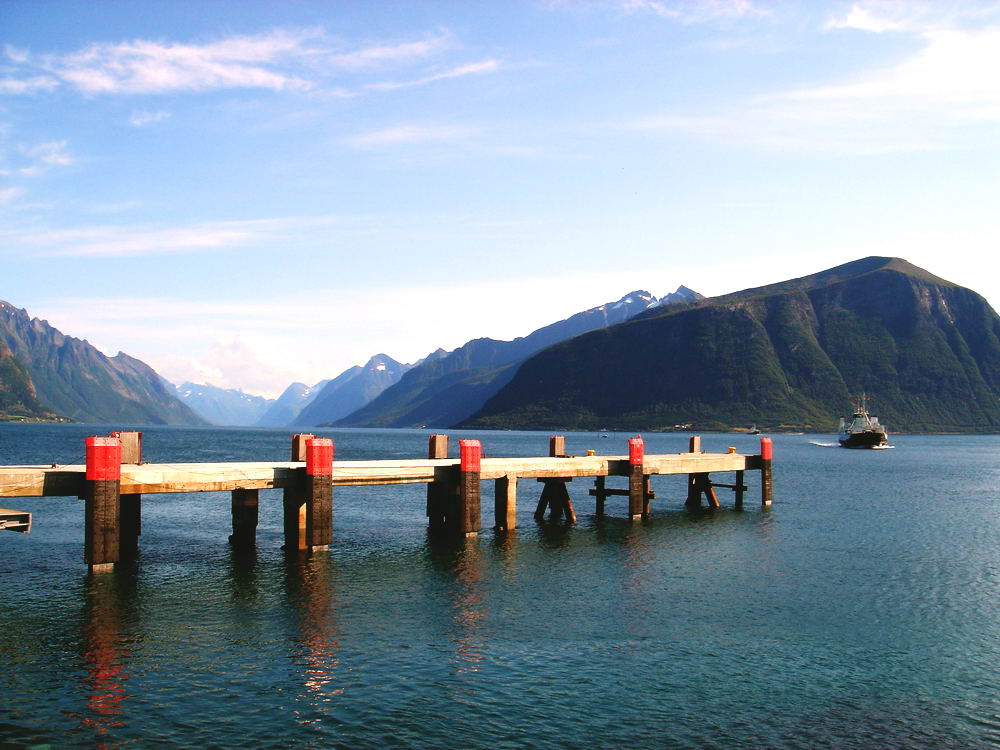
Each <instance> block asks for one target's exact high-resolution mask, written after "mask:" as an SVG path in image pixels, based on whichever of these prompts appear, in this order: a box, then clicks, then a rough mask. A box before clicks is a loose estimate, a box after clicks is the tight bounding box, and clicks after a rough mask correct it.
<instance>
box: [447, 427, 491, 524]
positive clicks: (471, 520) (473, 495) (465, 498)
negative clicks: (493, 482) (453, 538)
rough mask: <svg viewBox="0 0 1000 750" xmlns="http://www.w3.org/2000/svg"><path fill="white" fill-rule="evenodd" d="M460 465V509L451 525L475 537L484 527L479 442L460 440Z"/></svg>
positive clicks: (450, 520)
mask: <svg viewBox="0 0 1000 750" xmlns="http://www.w3.org/2000/svg"><path fill="white" fill-rule="evenodd" d="M458 447H459V465H458V498H457V500H458V502H457V505H458V507H457V508H456V513H455V518H454V523H453V521H452V519H451V518H449V519H448V522H449V525H452V526H453V528H454V529H455V530H456V531H458V532H459V533H461V534H464V535H465V536H475V535H476V534H478V533H479V529H480V528H481V526H482V522H481V520H480V505H479V493H480V486H479V475H480V471H481V460H482V451H483V448H482V445H481V444H480V443H479V441H478V440H459V441H458Z"/></svg>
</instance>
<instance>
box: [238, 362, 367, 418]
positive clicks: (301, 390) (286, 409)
mask: <svg viewBox="0 0 1000 750" xmlns="http://www.w3.org/2000/svg"><path fill="white" fill-rule="evenodd" d="M355 369H359V368H351V370H347V371H345V372H343V373H341V374H340V375H339V376H338V377H337V378H336V379H337V380H339V379H340V378H343V377H345V376H347V374H348V372H351V371H352V370H355ZM329 382H331V381H329V380H321V381H319V382H318V383H316V385H313V386H308V385H306V384H305V383H292V384H291V385H290V386H288V387H287V388H286V389H285V390H284V391H282V393H281V395H280V396H278V398H277V400H275V401H274V402H272V403H271V405H270V406H269V407H268V408H267V411H265V412H264V413H263V414H262V415H261V416H260V419H258V420H257V423H256V426H257V427H284V426H285V425H289V424H292V423H293V422H294V421H295V418H296V417H298V416H299V412H301V411H302V410H303V409H304V408H305V407H306V406H308V405H309V404H311V403H312V401H313V399H315V398H316V397H317V396H318V395H319V394H320V391H322V390H323V387H324V386H325V385H326V384H327V383H329Z"/></svg>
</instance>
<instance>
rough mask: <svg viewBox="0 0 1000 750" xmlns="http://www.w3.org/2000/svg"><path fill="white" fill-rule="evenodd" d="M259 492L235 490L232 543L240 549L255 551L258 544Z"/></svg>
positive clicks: (230, 539) (230, 538)
mask: <svg viewBox="0 0 1000 750" xmlns="http://www.w3.org/2000/svg"><path fill="white" fill-rule="evenodd" d="M258 493H259V490H233V499H232V509H233V534H232V536H230V537H229V541H230V543H231V544H232V545H233V546H234V547H237V548H239V549H253V547H254V545H255V544H256V543H257V518H258V505H259V497H258Z"/></svg>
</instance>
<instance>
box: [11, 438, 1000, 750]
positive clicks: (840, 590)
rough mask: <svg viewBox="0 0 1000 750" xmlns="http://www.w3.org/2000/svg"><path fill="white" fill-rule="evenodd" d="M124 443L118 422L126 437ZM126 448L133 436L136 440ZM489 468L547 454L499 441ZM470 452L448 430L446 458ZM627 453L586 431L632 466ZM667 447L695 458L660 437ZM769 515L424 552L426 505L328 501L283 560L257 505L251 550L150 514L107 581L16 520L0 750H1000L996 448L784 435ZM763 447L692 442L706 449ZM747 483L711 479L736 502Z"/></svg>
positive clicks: (65, 540)
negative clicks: (327, 524) (136, 548)
mask: <svg viewBox="0 0 1000 750" xmlns="http://www.w3.org/2000/svg"><path fill="white" fill-rule="evenodd" d="M120 427H121V426H118V427H117V428H120ZM117 428H116V429H117ZM108 429H111V428H110V427H107V428H105V427H95V426H94V425H89V426H80V425H0V464H21V463H29V464H37V463H53V462H56V463H79V462H81V461H82V457H83V438H84V437H85V436H86V435H89V434H106V433H107V431H108ZM142 429H144V431H145V436H144V446H143V447H144V454H145V458H146V460H148V461H156V462H169V461H224V460H234V461H240V460H244V461H245V460H276V461H277V460H285V459H286V457H287V453H288V450H289V448H288V443H289V436H288V433H287V432H286V431H281V430H273V431H264V430H249V429H225V430H224V429H183V428H165V427H146V428H142ZM323 434H329V435H330V436H332V437H334V439H335V440H336V444H337V457H338V458H340V459H362V458H393V457H414V458H416V457H421V456H423V455H425V451H426V443H427V432H425V431H424V432H421V431H399V430H384V431H379V430H330V431H326V432H324V433H323ZM463 436H470V437H472V436H475V437H479V438H480V439H481V440H482V441H483V443H484V446H485V449H486V451H487V453H488V454H489V455H492V456H502V455H543V454H544V453H545V452H546V450H547V439H546V437H547V436H546V434H544V433H527V432H524V433H518V432H481V433H468V434H467V435H466V434H463ZM457 437H458V435H453V439H452V447H453V451H454V449H455V448H456V447H457V441H456V439H455V438H457ZM626 437H628V436H626V435H622V434H612V435H611V436H610V437H609V438H608V439H601V438H600V436H599V435H597V434H584V433H579V434H574V433H569V434H568V435H567V450H568V451H569V452H570V453H576V454H582V453H584V451H585V450H586V449H587V448H594V449H596V450H597V451H598V453H609V454H620V453H623V452H624V451H625V439H626ZM645 437H646V443H647V452H648V453H660V452H664V453H671V452H680V451H683V450H685V447H686V445H687V436H686V435H681V434H662V435H661V434H652V435H646V436H645ZM774 442H775V479H774V486H775V502H774V506H773V508H772V509H770V510H762V509H761V508H760V507H759V503H758V502H757V498H758V497H759V495H758V486H759V484H758V474H757V473H756V472H748V473H747V480H748V484H749V485H750V492H749V493H748V502H747V505H746V509H745V510H744V511H742V512H737V511H735V510H733V509H732V495H731V493H730V492H729V491H727V490H720V491H719V493H720V499H721V501H722V503H723V506H724V507H723V508H722V509H721V510H717V511H714V512H710V511H703V512H689V511H686V510H685V509H684V507H683V493H684V488H683V478H680V477H673V478H657V479H654V482H653V486H654V489H655V490H656V492H657V498H656V500H654V501H653V510H654V512H653V517H652V519H651V520H648V521H643V522H629V521H627V520H625V519H624V518H623V515H624V514H623V511H624V499H621V498H619V499H617V500H616V499H610V500H609V502H608V513H609V514H608V516H607V517H605V518H604V519H598V518H595V517H594V516H593V503H592V501H591V499H590V498H588V497H587V494H586V489H587V488H588V487H589V486H590V482H589V480H581V479H578V480H576V481H574V482H573V483H572V484H571V485H570V489H571V494H572V496H573V499H574V503H575V504H576V508H577V513H578V514H579V523H578V524H577V525H576V526H574V527H569V526H566V525H565V524H563V523H561V522H556V523H550V522H543V523H536V522H535V521H534V520H532V517H531V512H532V511H533V509H534V505H535V502H536V500H537V497H538V492H539V489H540V485H538V484H537V483H536V482H534V481H525V480H522V481H521V482H520V484H519V487H518V490H519V498H518V500H519V518H518V521H519V524H520V527H519V528H518V530H517V532H516V533H515V534H509V535H502V534H496V533H494V532H493V531H491V530H489V529H490V526H491V523H492V517H491V515H492V513H491V510H492V502H491V498H492V492H491V487H490V485H489V484H486V483H484V488H483V489H484V496H483V510H484V531H483V533H482V534H480V535H479V537H478V538H477V539H472V540H468V541H465V540H461V541H458V540H437V539H434V538H433V537H430V536H428V533H427V530H426V523H425V519H424V487H423V485H414V486H392V487H367V488H338V489H336V490H335V492H334V508H335V518H334V544H333V545H332V547H331V549H330V550H329V552H327V553H323V554H318V555H315V556H313V557H311V558H309V559H306V560H299V559H288V558H286V557H285V556H284V554H283V553H282V552H281V550H280V546H281V541H282V540H281V512H280V507H281V501H280V493H278V492H262V493H261V518H260V527H259V529H258V540H257V551H256V553H255V554H243V555H240V554H235V553H234V552H232V551H231V550H230V548H229V546H228V544H227V541H226V539H227V535H228V533H229V531H230V517H229V496H228V494H226V493H213V494H190V495H159V496H148V497H146V498H144V500H143V518H142V538H141V547H142V549H141V557H140V559H139V561H138V562H137V563H136V564H134V565H132V566H120V569H119V570H117V571H116V572H115V573H113V574H108V575H102V576H96V577H90V576H88V575H87V573H86V568H85V566H84V565H83V560H82V533H83V532H82V520H83V504H82V502H81V501H79V500H77V499H75V498H40V499H39V498H35V499H18V500H4V501H3V504H4V505H6V506H11V507H15V508H18V509H20V510H30V511H32V512H33V513H34V514H35V515H34V524H35V526H34V529H33V531H32V533H31V534H30V535H27V536H24V535H20V534H14V533H10V532H4V533H0V584H2V591H0V659H2V667H0V697H2V700H0V746H3V747H8V746H10V747H20V746H35V745H38V746H44V745H52V746H55V747H92V746H95V745H96V746H101V747H116V746H123V745H127V744H132V745H136V746H143V747H145V746H152V745H163V746H169V745H181V746H195V745H198V746H214V747H303V746H316V747H347V748H366V747H372V748H375V747H379V748H382V747H491V748H495V747H511V748H513V747H537V748H562V747H612V746H625V745H628V746H632V747H692V748H740V747H744V748H760V747H769V748H778V747H781V748H815V747H836V748H873V747H907V748H956V747H964V748H975V747H997V746H1000V704H998V697H997V696H998V690H997V688H998V685H997V675H998V674H1000V649H998V648H997V643H1000V617H998V616H997V615H998V604H1000V596H998V592H1000V546H998V539H1000V521H998V513H997V509H998V501H997V498H998V494H1000V489H998V487H1000V482H998V479H1000V471H998V469H997V462H998V458H1000V437H996V436H908V435H901V436H893V437H892V443H893V444H894V445H895V448H894V449H892V450H885V451H847V450H842V449H839V448H835V447H831V446H832V444H833V443H834V439H833V438H832V436H825V435H775V436H774ZM729 445H735V446H736V447H737V449H738V450H739V451H741V452H757V441H756V439H755V438H752V437H750V436H743V435H738V436H737V435H712V434H706V435H704V436H703V448H704V449H705V450H710V451H712V450H725V448H726V447H727V446H729ZM730 477H731V475H729V476H727V477H726V478H721V477H720V478H719V481H732V480H731V478H730Z"/></svg>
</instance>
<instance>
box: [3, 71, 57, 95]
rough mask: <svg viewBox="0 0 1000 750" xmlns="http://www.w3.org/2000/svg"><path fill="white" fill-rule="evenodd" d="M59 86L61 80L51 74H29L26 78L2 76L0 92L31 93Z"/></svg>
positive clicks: (13, 93)
mask: <svg viewBox="0 0 1000 750" xmlns="http://www.w3.org/2000/svg"><path fill="white" fill-rule="evenodd" d="M57 86H59V81H57V80H56V79H55V78H52V77H51V76H44V75H41V76H28V77H26V78H13V77H9V76H8V77H5V78H0V94H12V95H19V94H31V93H34V92H35V91H51V90H52V89H54V88H56V87H57Z"/></svg>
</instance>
